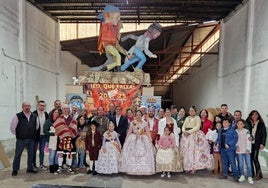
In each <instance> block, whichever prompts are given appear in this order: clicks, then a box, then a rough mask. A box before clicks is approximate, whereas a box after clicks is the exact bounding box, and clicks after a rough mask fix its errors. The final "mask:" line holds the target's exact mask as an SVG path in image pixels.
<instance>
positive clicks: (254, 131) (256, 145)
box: [247, 110, 267, 180]
mask: <svg viewBox="0 0 268 188" xmlns="http://www.w3.org/2000/svg"><path fill="white" fill-rule="evenodd" d="M247 123H248V125H249V131H250V134H251V135H252V149H251V165H252V176H253V177H254V176H255V179H256V180H259V179H262V178H263V175H262V171H261V166H260V163H259V159H258V157H259V150H263V149H264V147H265V142H266V136H267V133H266V127H265V124H264V121H263V119H262V117H261V115H260V114H259V112H258V111H257V110H252V111H251V112H250V113H249V115H248V118H247Z"/></svg>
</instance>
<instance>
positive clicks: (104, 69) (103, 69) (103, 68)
mask: <svg viewBox="0 0 268 188" xmlns="http://www.w3.org/2000/svg"><path fill="white" fill-rule="evenodd" d="M100 70H101V71H107V70H108V69H107V66H105V67H102V68H101V69H100Z"/></svg>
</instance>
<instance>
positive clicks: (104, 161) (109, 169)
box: [95, 121, 121, 174]
mask: <svg viewBox="0 0 268 188" xmlns="http://www.w3.org/2000/svg"><path fill="white" fill-rule="evenodd" d="M120 152H121V144H120V141H119V138H118V133H117V132H115V131H114V124H113V122H112V121H110V122H109V126H108V131H106V132H105V133H104V134H103V140H102V148H101V150H100V152H99V158H98V160H97V161H96V162H95V163H96V171H97V172H98V173H100V174H117V173H118V169H119V157H120Z"/></svg>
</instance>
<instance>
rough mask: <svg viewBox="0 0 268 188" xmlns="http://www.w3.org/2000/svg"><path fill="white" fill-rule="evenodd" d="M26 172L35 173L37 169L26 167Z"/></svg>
mask: <svg viewBox="0 0 268 188" xmlns="http://www.w3.org/2000/svg"><path fill="white" fill-rule="evenodd" d="M26 173H32V174H36V173H37V170H34V169H27V171H26Z"/></svg>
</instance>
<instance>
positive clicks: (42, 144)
mask: <svg viewBox="0 0 268 188" xmlns="http://www.w3.org/2000/svg"><path fill="white" fill-rule="evenodd" d="M38 145H39V164H40V166H42V165H44V156H45V146H46V136H45V135H40V138H39V139H38V140H36V141H35V143H34V157H33V166H35V167H36V166H37V165H36V152H37V149H38Z"/></svg>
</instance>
